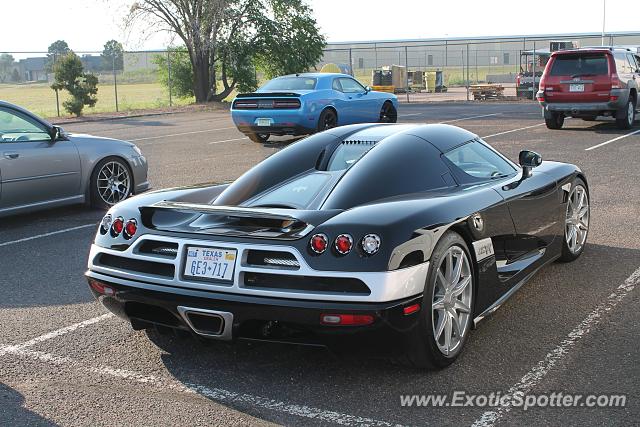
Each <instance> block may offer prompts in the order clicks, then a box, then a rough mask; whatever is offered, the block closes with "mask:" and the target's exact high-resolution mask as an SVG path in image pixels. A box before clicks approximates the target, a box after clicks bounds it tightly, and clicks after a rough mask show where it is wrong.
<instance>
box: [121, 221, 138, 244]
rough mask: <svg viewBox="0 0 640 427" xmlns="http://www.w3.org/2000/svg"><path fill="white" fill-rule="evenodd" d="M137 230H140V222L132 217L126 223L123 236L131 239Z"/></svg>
mask: <svg viewBox="0 0 640 427" xmlns="http://www.w3.org/2000/svg"><path fill="white" fill-rule="evenodd" d="M136 231H138V222H137V221H136V220H135V219H133V218H131V219H130V220H129V221H127V223H126V224H125V226H124V233H123V234H122V236H123V237H124V238H125V239H130V238H132V237H133V235H134V234H136Z"/></svg>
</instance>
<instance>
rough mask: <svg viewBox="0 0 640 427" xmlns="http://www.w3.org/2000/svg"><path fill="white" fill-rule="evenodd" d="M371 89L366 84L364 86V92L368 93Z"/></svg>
mask: <svg viewBox="0 0 640 427" xmlns="http://www.w3.org/2000/svg"><path fill="white" fill-rule="evenodd" d="M372 90H373V89H371V86H366V87H365V88H364V93H369V92H371V91H372Z"/></svg>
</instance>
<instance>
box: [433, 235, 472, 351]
mask: <svg viewBox="0 0 640 427" xmlns="http://www.w3.org/2000/svg"><path fill="white" fill-rule="evenodd" d="M472 296H473V276H472V272H471V265H470V263H469V258H468V256H467V254H466V252H465V251H464V250H463V249H462V248H461V247H460V246H451V247H450V248H449V249H448V250H447V252H445V254H444V256H443V257H442V259H441V261H440V265H439V266H438V270H437V276H436V282H435V285H434V287H433V298H432V305H431V323H432V327H433V337H434V339H435V342H436V344H437V345H438V349H439V350H440V352H441V353H442V354H444V355H447V356H448V355H451V354H452V353H455V352H456V351H458V350H459V348H460V346H461V344H462V341H463V339H464V337H465V336H466V334H467V332H468V329H469V318H470V316H471V299H472Z"/></svg>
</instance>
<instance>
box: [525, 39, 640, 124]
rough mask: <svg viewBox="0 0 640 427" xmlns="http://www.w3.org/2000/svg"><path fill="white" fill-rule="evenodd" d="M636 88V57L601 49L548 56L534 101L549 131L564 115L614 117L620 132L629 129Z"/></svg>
mask: <svg viewBox="0 0 640 427" xmlns="http://www.w3.org/2000/svg"><path fill="white" fill-rule="evenodd" d="M638 86H640V57H639V56H638V55H637V54H634V53H633V52H632V51H631V50H630V49H623V48H615V47H602V48H584V49H573V50H563V51H557V52H554V53H552V54H551V58H550V59H549V62H548V63H547V66H546V67H545V69H544V73H543V74H542V79H541V80H540V90H539V91H538V92H537V95H536V97H537V99H538V101H539V102H540V105H542V107H543V108H544V120H545V122H546V124H547V127H548V128H549V129H560V128H561V127H562V125H563V123H564V118H565V117H567V116H571V117H579V118H582V119H584V120H589V121H590V120H595V119H596V117H598V116H610V117H615V119H616V125H617V126H618V127H619V128H621V129H629V128H630V127H631V126H633V121H634V119H635V112H636V107H637V105H638Z"/></svg>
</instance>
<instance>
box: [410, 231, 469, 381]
mask: <svg viewBox="0 0 640 427" xmlns="http://www.w3.org/2000/svg"><path fill="white" fill-rule="evenodd" d="M449 255H451V257H449ZM458 262H462V263H463V264H462V265H461V274H460V275H458V277H452V278H451V277H450V275H449V273H448V272H449V271H451V274H452V276H453V275H454V274H455V267H456V266H457V265H458V264H457V263H458ZM449 269H453V270H449ZM474 274H475V273H474V271H473V261H472V258H471V254H470V253H469V248H468V247H467V244H466V243H465V241H464V239H463V238H462V237H461V236H460V235H459V234H457V233H455V232H452V231H447V232H446V233H445V234H444V235H443V236H442V238H441V239H440V241H439V242H438V243H437V244H436V247H435V248H434V250H433V253H432V256H431V261H430V265H429V273H428V274H427V280H426V283H425V288H424V294H423V299H422V310H420V311H419V312H418V314H417V315H418V316H419V319H418V320H417V321H418V325H417V326H416V327H415V328H414V330H413V332H412V333H411V334H410V335H409V341H408V343H407V352H406V354H405V355H404V356H403V357H402V358H401V359H400V360H399V361H400V362H402V363H404V364H408V365H410V366H412V367H414V368H419V369H442V368H445V367H447V366H449V365H450V364H452V363H453V362H454V361H455V360H456V359H457V358H458V356H459V355H460V353H461V352H462V350H463V348H464V344H465V342H466V340H467V337H468V336H469V332H470V330H471V324H472V321H473V302H474V298H475V295H474V287H475V277H474ZM443 280H444V281H445V282H443ZM463 282H466V285H464V286H463V287H460V286H461V285H462V284H463ZM447 286H449V287H447ZM445 289H447V290H446V291H445ZM443 292H444V294H443ZM451 292H452V293H451ZM456 292H461V293H460V294H458V295H455V293H456ZM459 303H461V305H459ZM437 304H438V305H439V306H440V305H441V308H436V305H437ZM462 306H464V308H463V307H462ZM458 311H460V313H459V314H458ZM463 311H464V313H463ZM452 312H453V313H456V318H457V319H458V321H457V322H454V320H453V319H454V317H453V316H452V314H451V313H452ZM447 321H449V323H448V324H447ZM440 322H444V324H441V323H440ZM455 325H459V327H456V326H455ZM460 328H462V330H461V332H460V333H456V330H457V331H460ZM454 333H456V335H457V336H456V337H455V342H453V341H452V340H453V339H454V336H453V334H454ZM447 337H448V338H447ZM452 343H454V344H455V345H454V347H453V348H451V344H452ZM447 348H448V350H447Z"/></svg>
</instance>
